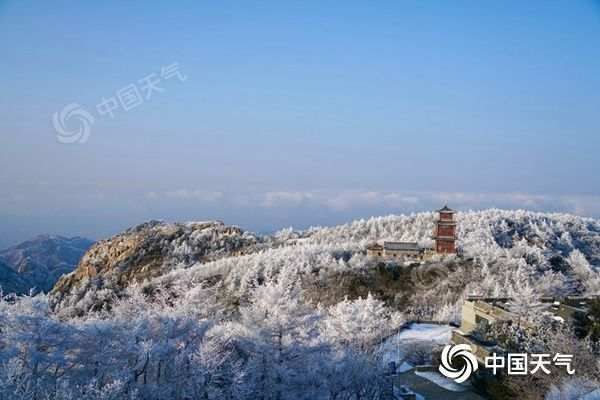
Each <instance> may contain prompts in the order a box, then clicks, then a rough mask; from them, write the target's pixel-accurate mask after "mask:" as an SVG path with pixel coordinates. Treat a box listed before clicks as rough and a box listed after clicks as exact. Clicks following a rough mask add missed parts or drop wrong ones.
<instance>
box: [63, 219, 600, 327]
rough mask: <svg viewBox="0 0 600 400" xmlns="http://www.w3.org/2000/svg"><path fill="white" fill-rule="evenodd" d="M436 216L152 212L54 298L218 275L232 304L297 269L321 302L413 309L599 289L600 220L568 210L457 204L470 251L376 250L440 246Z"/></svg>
mask: <svg viewBox="0 0 600 400" xmlns="http://www.w3.org/2000/svg"><path fill="white" fill-rule="evenodd" d="M435 218H436V215H435V214H434V213H419V214H413V215H408V216H406V215H401V216H387V217H376V218H371V219H367V220H358V221H354V222H352V223H349V224H345V225H340V226H335V227H328V228H311V229H309V230H307V231H304V232H294V231H293V230H290V229H287V230H283V231H280V232H278V233H277V234H275V235H273V236H263V237H261V236H258V235H255V234H252V233H248V232H244V231H242V230H241V229H240V228H237V227H228V226H225V225H224V224H222V223H220V222H202V223H187V224H171V223H164V222H150V223H147V224H142V225H140V226H138V227H135V228H132V229H130V230H128V231H126V232H124V233H123V234H120V235H117V236H115V237H113V238H111V239H108V240H105V241H101V242H99V243H97V244H96V245H95V246H94V247H92V248H91V249H90V251H88V252H87V253H86V255H85V256H84V257H83V259H82V261H81V263H80V264H79V266H78V268H77V270H76V271H74V272H73V273H72V274H70V275H67V276H65V277H64V278H63V279H61V281H60V282H58V284H57V285H56V287H55V288H54V291H53V299H54V301H55V303H56V304H62V306H64V307H67V305H68V307H74V308H75V309H76V313H77V314H80V313H81V312H84V311H85V310H89V309H90V307H92V308H94V307H96V306H98V305H99V304H101V303H102V302H103V301H104V300H101V299H95V298H96V297H97V295H99V294H100V293H101V294H102V296H101V297H106V296H107V294H108V293H111V294H113V295H117V296H120V295H121V294H122V293H123V290H122V289H124V288H126V287H127V286H130V285H132V284H134V283H135V284H137V285H140V286H141V287H144V288H145V289H144V290H146V291H147V292H148V293H150V292H152V291H154V290H156V289H158V290H162V291H168V292H169V293H170V294H171V296H172V297H173V298H178V299H182V298H186V297H187V296H189V295H191V293H194V292H195V291H196V290H197V288H198V287H199V286H200V287H204V288H206V287H217V286H218V287H219V288H220V292H221V293H222V294H223V298H224V299H225V298H226V300H223V301H226V302H227V304H225V305H226V306H231V305H235V304H238V303H239V302H243V301H244V299H247V298H248V297H249V296H250V295H251V292H252V290H253V288H254V287H256V286H257V285H260V284H261V282H264V281H268V280H271V279H277V276H279V275H280V274H281V273H285V274H286V275H290V276H297V277H298V280H299V282H301V283H302V286H303V289H304V291H305V294H306V295H307V296H308V297H310V298H311V299H313V300H315V301H318V302H321V303H326V304H334V303H336V302H337V301H339V300H340V299H342V298H343V297H344V296H346V295H349V296H351V297H357V296H365V295H366V294H367V293H369V292H372V293H377V294H378V295H379V297H380V298H383V299H384V300H386V303H388V304H390V305H394V306H397V307H400V308H401V309H402V310H403V311H406V309H407V308H411V307H413V306H416V305H417V304H418V305H419V307H427V308H431V309H435V310H438V311H439V312H449V311H448V309H447V308H448V307H450V308H452V309H454V310H455V311H457V308H458V304H459V302H460V300H461V298H462V297H464V295H466V294H481V295H495V296H501V295H503V296H506V295H510V294H511V293H512V292H513V291H518V290H519V285H523V284H525V283H531V284H534V288H535V290H536V291H537V292H539V293H540V295H564V294H584V293H587V294H589V293H594V292H598V291H599V290H600V282H599V281H598V280H597V279H596V278H597V270H598V268H600V224H599V222H598V221H597V220H594V219H586V218H581V217H576V216H573V215H567V214H544V213H533V212H527V211H502V210H488V211H482V212H466V213H458V214H457V220H458V245H459V247H460V248H461V249H462V252H463V254H464V255H463V257H462V258H446V259H438V260H434V261H433V262H430V263H426V264H425V265H423V266H417V265H413V266H398V265H395V264H391V263H390V264H387V265H377V262H375V261H373V260H371V259H368V258H367V257H366V256H365V253H364V248H365V246H366V245H367V243H369V242H373V241H382V240H404V241H417V242H420V243H422V244H424V245H430V244H431V240H432V239H431V232H432V229H433V226H434V221H435ZM225 293H226V294H227V295H226V296H225ZM84 298H85V302H83V303H80V302H81V301H82V299H84ZM429 298H430V299H429ZM92 299H95V300H92ZM417 300H418V301H417ZM96 301H98V302H99V303H98V304H96V305H94V304H93V303H94V302H96ZM90 302H92V304H90ZM431 302H433V303H432V304H430V303H431ZM59 308H60V307H59ZM72 311H74V310H72ZM415 312H418V313H423V312H424V311H423V310H420V311H415ZM430 317H434V316H433V315H430Z"/></svg>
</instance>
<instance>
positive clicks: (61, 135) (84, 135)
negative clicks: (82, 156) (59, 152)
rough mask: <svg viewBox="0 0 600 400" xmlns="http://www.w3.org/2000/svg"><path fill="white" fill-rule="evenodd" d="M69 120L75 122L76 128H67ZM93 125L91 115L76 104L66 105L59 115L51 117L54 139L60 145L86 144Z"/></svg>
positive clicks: (56, 113) (55, 114)
mask: <svg viewBox="0 0 600 400" xmlns="http://www.w3.org/2000/svg"><path fill="white" fill-rule="evenodd" d="M71 119H76V120H77V124H78V126H77V127H70V128H69V127H67V123H68V122H69V120H71ZM93 123H94V117H93V116H92V114H90V113H89V112H87V111H86V110H84V109H83V108H81V106H80V105H79V104H77V103H71V104H68V105H66V106H65V107H64V108H63V109H62V110H61V111H60V113H59V112H55V113H54V114H53V115H52V125H54V130H55V131H56V138H57V139H58V141H59V142H60V143H85V142H87V140H88V138H89V137H90V130H91V127H92V124H93ZM73 128H75V129H73Z"/></svg>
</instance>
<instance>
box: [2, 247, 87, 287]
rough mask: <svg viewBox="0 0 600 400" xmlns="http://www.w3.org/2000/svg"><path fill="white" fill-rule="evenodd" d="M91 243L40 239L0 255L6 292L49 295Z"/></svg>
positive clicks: (3, 284)
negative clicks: (32, 291)
mask: <svg viewBox="0 0 600 400" xmlns="http://www.w3.org/2000/svg"><path fill="white" fill-rule="evenodd" d="M92 243H93V242H92V241H91V240H88V239H85V238H81V237H72V238H66V237H62V236H50V235H40V236H37V237H36V238H34V239H32V240H28V241H26V242H23V243H21V244H18V245H16V246H13V247H10V248H8V249H6V250H3V251H0V264H4V266H5V267H8V268H10V269H11V270H12V272H9V271H5V273H4V274H2V275H1V276H3V277H4V278H0V286H2V288H3V290H4V292H12V291H16V292H18V293H27V292H29V290H31V289H33V290H35V291H44V292H46V291H49V290H50V289H52V287H53V286H54V284H55V283H56V281H57V280H58V279H59V278H60V277H61V276H62V275H64V274H67V273H69V272H71V271H73V269H74V268H75V266H76V265H77V263H78V262H79V260H80V259H81V257H82V256H83V254H84V253H85V252H86V251H87V249H88V248H89V247H90V246H91V245H92Z"/></svg>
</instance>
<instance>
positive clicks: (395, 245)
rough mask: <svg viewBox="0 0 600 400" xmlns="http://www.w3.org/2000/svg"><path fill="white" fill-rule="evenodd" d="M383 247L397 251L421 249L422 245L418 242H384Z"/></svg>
mask: <svg viewBox="0 0 600 400" xmlns="http://www.w3.org/2000/svg"><path fill="white" fill-rule="evenodd" d="M383 247H384V248H385V249H386V250H397V251H420V250H421V247H419V244H418V243H417V242H383Z"/></svg>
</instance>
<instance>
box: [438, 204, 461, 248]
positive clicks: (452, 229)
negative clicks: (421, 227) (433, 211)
mask: <svg viewBox="0 0 600 400" xmlns="http://www.w3.org/2000/svg"><path fill="white" fill-rule="evenodd" d="M437 212H438V213H439V214H440V217H439V218H438V220H437V221H436V225H435V228H434V231H433V239H434V240H435V251H436V253H439V254H455V253H456V221H455V220H454V210H452V209H450V208H448V206H444V208H442V209H441V210H437Z"/></svg>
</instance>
